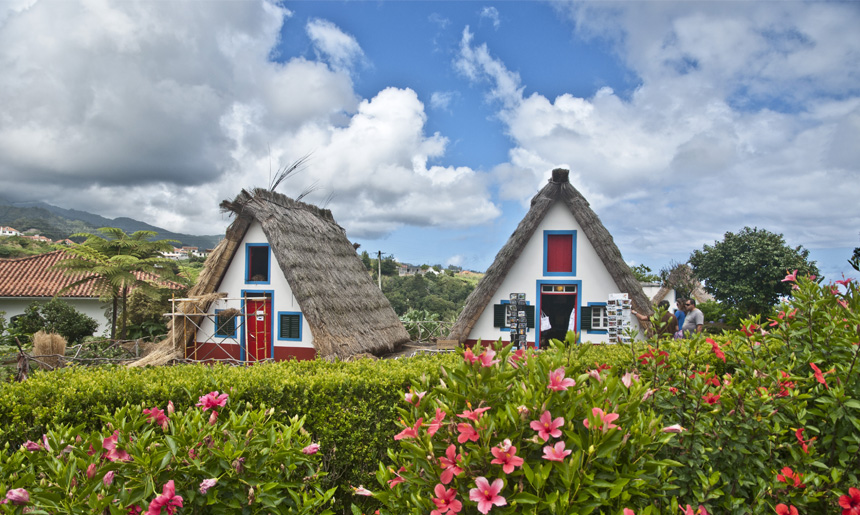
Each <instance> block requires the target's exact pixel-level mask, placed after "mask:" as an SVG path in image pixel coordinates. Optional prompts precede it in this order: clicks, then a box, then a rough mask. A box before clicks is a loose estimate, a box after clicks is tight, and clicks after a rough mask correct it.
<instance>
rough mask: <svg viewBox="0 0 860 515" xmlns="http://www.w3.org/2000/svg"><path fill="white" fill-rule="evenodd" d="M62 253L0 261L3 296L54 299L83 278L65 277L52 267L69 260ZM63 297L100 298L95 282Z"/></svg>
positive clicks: (82, 285)
mask: <svg viewBox="0 0 860 515" xmlns="http://www.w3.org/2000/svg"><path fill="white" fill-rule="evenodd" d="M68 258H69V255H68V254H67V253H66V252H65V251H62V250H55V251H53V252H48V253H46V254H39V255H37V256H28V257H23V258H12V259H0V297H53V296H54V295H56V294H57V292H59V291H60V290H62V289H63V288H65V287H66V286H68V285H70V284H72V283H73V282H75V281H77V280H79V279H81V278H83V277H84V276H83V275H66V274H65V273H64V272H63V271H62V270H55V269H53V266H54V265H55V264H57V263H59V262H60V261H63V260H65V259H68ZM63 297H98V293H97V292H96V291H95V284H94V281H90V282H87V283H84V284H79V285H78V286H75V287H74V288H73V289H71V290H70V291H68V292H66V293H64V294H63Z"/></svg>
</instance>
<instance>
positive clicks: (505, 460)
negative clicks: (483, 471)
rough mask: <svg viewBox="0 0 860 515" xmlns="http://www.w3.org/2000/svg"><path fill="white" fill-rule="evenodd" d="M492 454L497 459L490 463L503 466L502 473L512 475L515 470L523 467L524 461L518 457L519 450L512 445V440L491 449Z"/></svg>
mask: <svg viewBox="0 0 860 515" xmlns="http://www.w3.org/2000/svg"><path fill="white" fill-rule="evenodd" d="M490 452H492V453H493V456H495V459H493V461H491V462H490V463H492V464H494V465H501V466H502V471H503V472H504V473H505V474H510V473H511V472H513V471H514V468H516V467H521V466H522V465H523V459H522V458H520V457H519V456H517V448H516V447H514V446H513V445H511V441H510V440H505V441H504V442H502V444H501V445H499V446H498V447H493V448H492V449H490Z"/></svg>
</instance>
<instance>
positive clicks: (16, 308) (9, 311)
mask: <svg viewBox="0 0 860 515" xmlns="http://www.w3.org/2000/svg"><path fill="white" fill-rule="evenodd" d="M51 298H52V297H6V298H3V299H0V312H2V311H5V312H6V314H5V315H3V316H4V317H5V318H6V321H7V322H8V321H9V319H11V318H12V317H13V316H15V315H23V314H24V311H26V309H27V307H28V306H29V305H30V304H31V303H32V302H33V301H38V302H39V303H41V304H47V303H48V302H50V301H51ZM60 300H62V301H63V302H65V303H67V304H69V305H70V306H72V307H73V308H75V310H76V311H78V312H80V313H83V314H85V315H87V316H88V317H90V318H92V319H93V320H95V321H96V322H98V323H99V327H98V329H96V333H95V335H96V336H100V335H110V318H108V317H107V316H105V311H106V310H107V308H108V305H106V304H104V303H103V302H101V301H99V299H97V298H95V297H93V298H69V297H60Z"/></svg>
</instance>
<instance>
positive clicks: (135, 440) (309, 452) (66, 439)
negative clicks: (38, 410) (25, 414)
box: [0, 392, 334, 514]
mask: <svg viewBox="0 0 860 515" xmlns="http://www.w3.org/2000/svg"><path fill="white" fill-rule="evenodd" d="M227 397H228V396H227V395H221V396H219V395H218V392H212V393H210V394H207V395H206V396H203V397H200V402H199V403H198V405H197V406H199V407H190V408H188V409H187V410H179V411H176V412H174V411H173V407H172V405H168V406H165V410H160V409H158V408H157V407H154V408H148V409H144V408H143V406H134V407H125V408H122V409H120V410H119V411H117V412H116V413H115V414H114V415H113V416H109V417H107V416H106V417H102V419H101V420H100V428H99V429H98V430H95V431H87V430H85V429H83V427H81V426H76V427H72V426H58V427H56V428H54V429H52V430H50V431H48V433H47V434H46V435H44V436H43V437H41V438H38V439H37V440H36V441H35V442H34V441H27V442H26V443H25V444H24V445H23V446H21V447H20V448H19V449H18V450H17V451H16V452H12V453H11V454H5V455H0V492H2V493H3V494H4V495H5V496H6V497H7V498H9V497H8V496H9V495H10V494H9V492H10V491H13V490H15V491H17V493H18V496H17V499H18V500H19V502H18V503H16V502H9V503H6V504H4V505H2V506H0V510H3V512H4V513H21V511H19V510H27V511H24V512H25V513H27V512H30V511H29V510H33V509H36V510H45V511H41V513H46V512H47V513H68V514H89V513H108V512H109V513H135V512H137V513H140V510H146V509H147V507H149V508H150V510H152V509H154V508H153V505H152V504H151V503H155V505H159V504H161V503H164V502H167V503H168V505H170V506H181V507H182V510H181V513H213V514H217V513H224V514H226V513H294V514H299V513H301V514H330V513H332V512H331V510H329V509H327V508H326V506H327V505H329V504H330V500H331V498H332V495H333V494H334V489H329V490H328V491H324V490H323V489H322V488H321V487H320V480H321V478H322V477H323V474H322V473H321V472H320V471H319V470H318V468H319V463H318V462H319V459H318V457H317V456H314V454H316V449H315V446H313V445H312V442H311V437H310V435H308V434H307V433H306V432H304V431H303V429H302V424H303V419H301V418H299V417H295V416H294V417H292V418H290V419H289V420H288V422H287V423H286V424H284V423H281V422H279V421H277V420H276V419H275V418H274V417H273V415H274V412H275V410H274V408H272V409H266V408H265V406H261V407H259V408H256V409H255V408H253V407H251V406H247V407H246V408H245V409H244V410H243V412H242V413H241V414H237V413H236V412H234V411H232V410H230V409H229V407H227V406H226V403H227V402H228V399H227ZM206 399H208V400H209V401H210V402H209V403H207V402H206ZM222 406H223V409H222ZM216 410H221V413H218V412H217V411H216ZM165 411H166V412H165ZM8 450H9V447H8V444H7V451H8ZM18 489H23V490H24V491H26V496H24V498H26V502H20V501H23V499H22V491H21V490H18ZM174 496H178V497H174ZM168 512H171V513H172V510H168Z"/></svg>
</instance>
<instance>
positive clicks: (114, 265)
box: [54, 227, 177, 339]
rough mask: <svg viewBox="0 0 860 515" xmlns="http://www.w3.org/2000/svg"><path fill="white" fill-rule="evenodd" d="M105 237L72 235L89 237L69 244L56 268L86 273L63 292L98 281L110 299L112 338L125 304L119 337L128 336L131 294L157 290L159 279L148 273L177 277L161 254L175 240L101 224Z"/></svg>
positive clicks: (102, 293)
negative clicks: (160, 238)
mask: <svg viewBox="0 0 860 515" xmlns="http://www.w3.org/2000/svg"><path fill="white" fill-rule="evenodd" d="M97 230H98V231H99V232H100V233H101V234H103V235H104V236H100V235H98V234H91V233H77V234H73V235H72V236H71V237H72V238H86V241H84V242H83V243H81V244H79V245H74V246H72V247H70V248H69V249H68V250H67V252H68V253H69V254H71V255H72V257H71V258H69V259H64V260H63V261H60V262H59V263H57V264H56V265H54V267H55V268H58V269H61V270H63V271H64V272H65V273H66V274H69V275H72V274H83V277H82V278H80V279H78V280H77V281H75V282H73V283H72V284H70V285H68V286H66V287H65V288H63V289H62V290H61V291H60V292H59V293H57V295H60V294H62V293H64V292H66V291H68V290H70V289H72V288H74V287H75V286H78V285H80V284H83V283H86V282H88V281H95V284H96V288H97V289H98V291H99V292H100V293H101V295H102V296H104V297H108V298H110V299H111V302H112V306H113V309H112V310H111V339H115V338H116V325H117V311H118V310H117V308H118V307H119V306H118V305H119V304H120V302H121V304H122V306H121V308H122V309H121V312H122V325H121V328H120V338H121V339H122V338H125V330H126V325H127V321H128V312H127V310H126V306H127V303H128V295H129V292H130V291H131V290H132V289H139V290H140V291H142V292H144V293H146V294H148V295H153V294H155V293H156V292H157V291H158V286H157V281H155V280H152V279H146V278H145V274H149V275H151V276H155V277H158V278H160V279H162V280H169V279H173V278H174V277H175V274H174V272H173V262H172V261H171V260H170V259H167V258H164V257H162V255H161V253H162V252H166V251H170V250H171V249H172V248H173V243H177V242H176V240H156V241H150V238H152V237H154V236H156V235H157V233H156V232H154V231H136V232H134V233H132V234H126V233H125V232H124V231H123V230H122V229H118V228H115V227H102V228H100V229H97Z"/></svg>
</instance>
